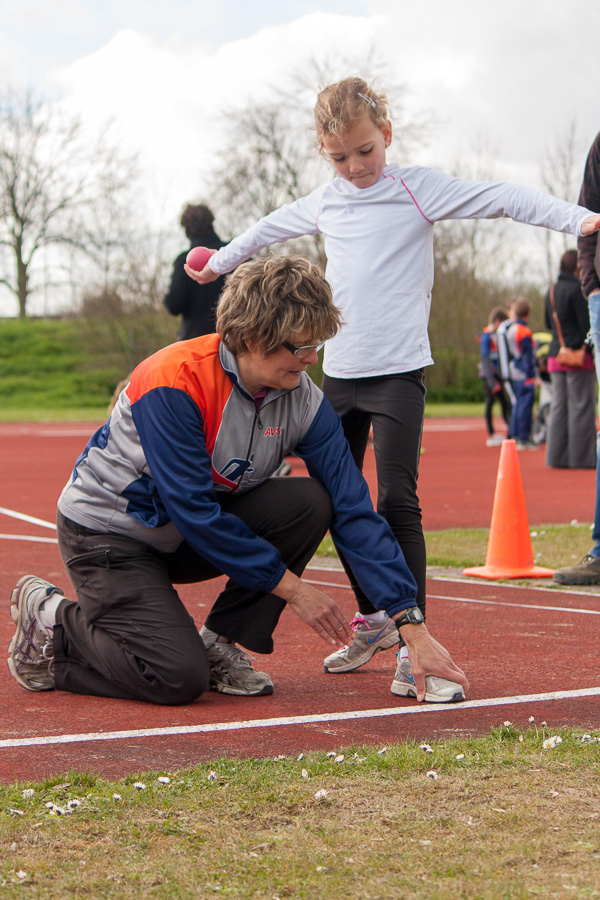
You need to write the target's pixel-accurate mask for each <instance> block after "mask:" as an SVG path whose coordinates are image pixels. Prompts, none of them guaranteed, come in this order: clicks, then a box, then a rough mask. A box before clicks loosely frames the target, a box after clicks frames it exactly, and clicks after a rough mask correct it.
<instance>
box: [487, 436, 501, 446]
mask: <svg viewBox="0 0 600 900" xmlns="http://www.w3.org/2000/svg"><path fill="white" fill-rule="evenodd" d="M503 440H504V435H503V434H491V435H490V436H489V438H488V439H487V441H486V442H485V446H486V447H499V446H500V445H501V444H502V442H503Z"/></svg>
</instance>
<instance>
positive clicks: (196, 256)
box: [185, 247, 216, 272]
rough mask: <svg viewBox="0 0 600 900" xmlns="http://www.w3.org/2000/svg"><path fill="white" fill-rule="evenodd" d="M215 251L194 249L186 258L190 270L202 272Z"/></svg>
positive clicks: (203, 248) (200, 248)
mask: <svg viewBox="0 0 600 900" xmlns="http://www.w3.org/2000/svg"><path fill="white" fill-rule="evenodd" d="M215 252H216V251H215V250H209V249H208V248H207V247H192V249H191V250H190V252H189V253H188V255H187V256H186V259H185V261H186V263H187V264H188V266H189V267H190V269H194V270H195V271H196V272H201V271H202V269H203V268H204V266H205V265H206V263H207V262H208V260H209V259H210V257H211V256H212V255H213V253H215Z"/></svg>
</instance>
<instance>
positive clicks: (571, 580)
mask: <svg viewBox="0 0 600 900" xmlns="http://www.w3.org/2000/svg"><path fill="white" fill-rule="evenodd" d="M552 581H555V582H556V584H600V559H598V558H597V557H596V556H592V555H591V554H590V553H588V554H586V556H584V557H583V559H582V560H581V562H579V563H577V565H576V566H565V567H564V568H563V569H557V570H556V572H555V573H554V575H553V578H552Z"/></svg>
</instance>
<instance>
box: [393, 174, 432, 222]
mask: <svg viewBox="0 0 600 900" xmlns="http://www.w3.org/2000/svg"><path fill="white" fill-rule="evenodd" d="M400 181H401V182H402V186H403V188H404V190H405V191H406V193H407V194H408V195H409V197H410V199H411V200H412V202H413V203H414V204H415V206H416V207H417V209H418V210H419V212H420V213H421V215H422V216H423V218H424V219H425V221H426V222H429V224H430V225H433V222H432V220H431V219H428V218H427V216H426V215H425V213H424V212H423V210H422V209H421V207H420V206H419V204H418V203H417V201H416V200H415V198H414V195H413V194H412V192H411V191H410V190H409V189H408V188H407V186H406V184H405V182H404V179H403V178H401V179H400Z"/></svg>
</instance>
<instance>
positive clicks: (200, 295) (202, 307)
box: [164, 203, 225, 341]
mask: <svg viewBox="0 0 600 900" xmlns="http://www.w3.org/2000/svg"><path fill="white" fill-rule="evenodd" d="M214 218H215V217H214V215H213V212H212V210H211V209H209V207H208V206H206V205H205V204H203V203H200V204H197V205H193V204H191V203H188V204H187V205H186V206H185V208H184V210H183V212H182V214H181V219H180V223H181V227H182V228H183V230H184V231H185V234H186V237H187V238H188V240H189V242H190V246H189V247H188V249H187V250H184V251H183V253H180V254H179V256H178V257H177V259H176V260H175V262H174V263H173V274H172V276H171V286H170V288H169V291H168V293H167V294H166V295H165V299H164V304H165V306H166V308H167V309H168V311H169V312H170V313H171V315H173V316H181V324H180V326H179V331H178V332H177V338H178V340H180V341H187V340H189V339H190V338H195V337H200V336H201V335H203V334H213V332H214V331H215V328H216V325H215V316H216V309H217V302H218V300H219V296H220V294H221V291H222V290H223V285H224V283H225V278H224V277H223V276H222V277H221V278H218V279H217V280H216V281H213V282H212V283H211V284H196V282H195V281H192V280H191V278H188V277H187V275H186V274H185V271H184V269H183V267H184V265H185V260H186V256H187V255H188V253H189V252H190V250H191V249H192V247H208V248H209V249H210V250H218V249H219V248H220V247H224V246H225V244H224V243H223V241H222V240H221V238H220V237H219V235H218V234H217V233H216V232H215V230H214V228H213V222H214Z"/></svg>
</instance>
